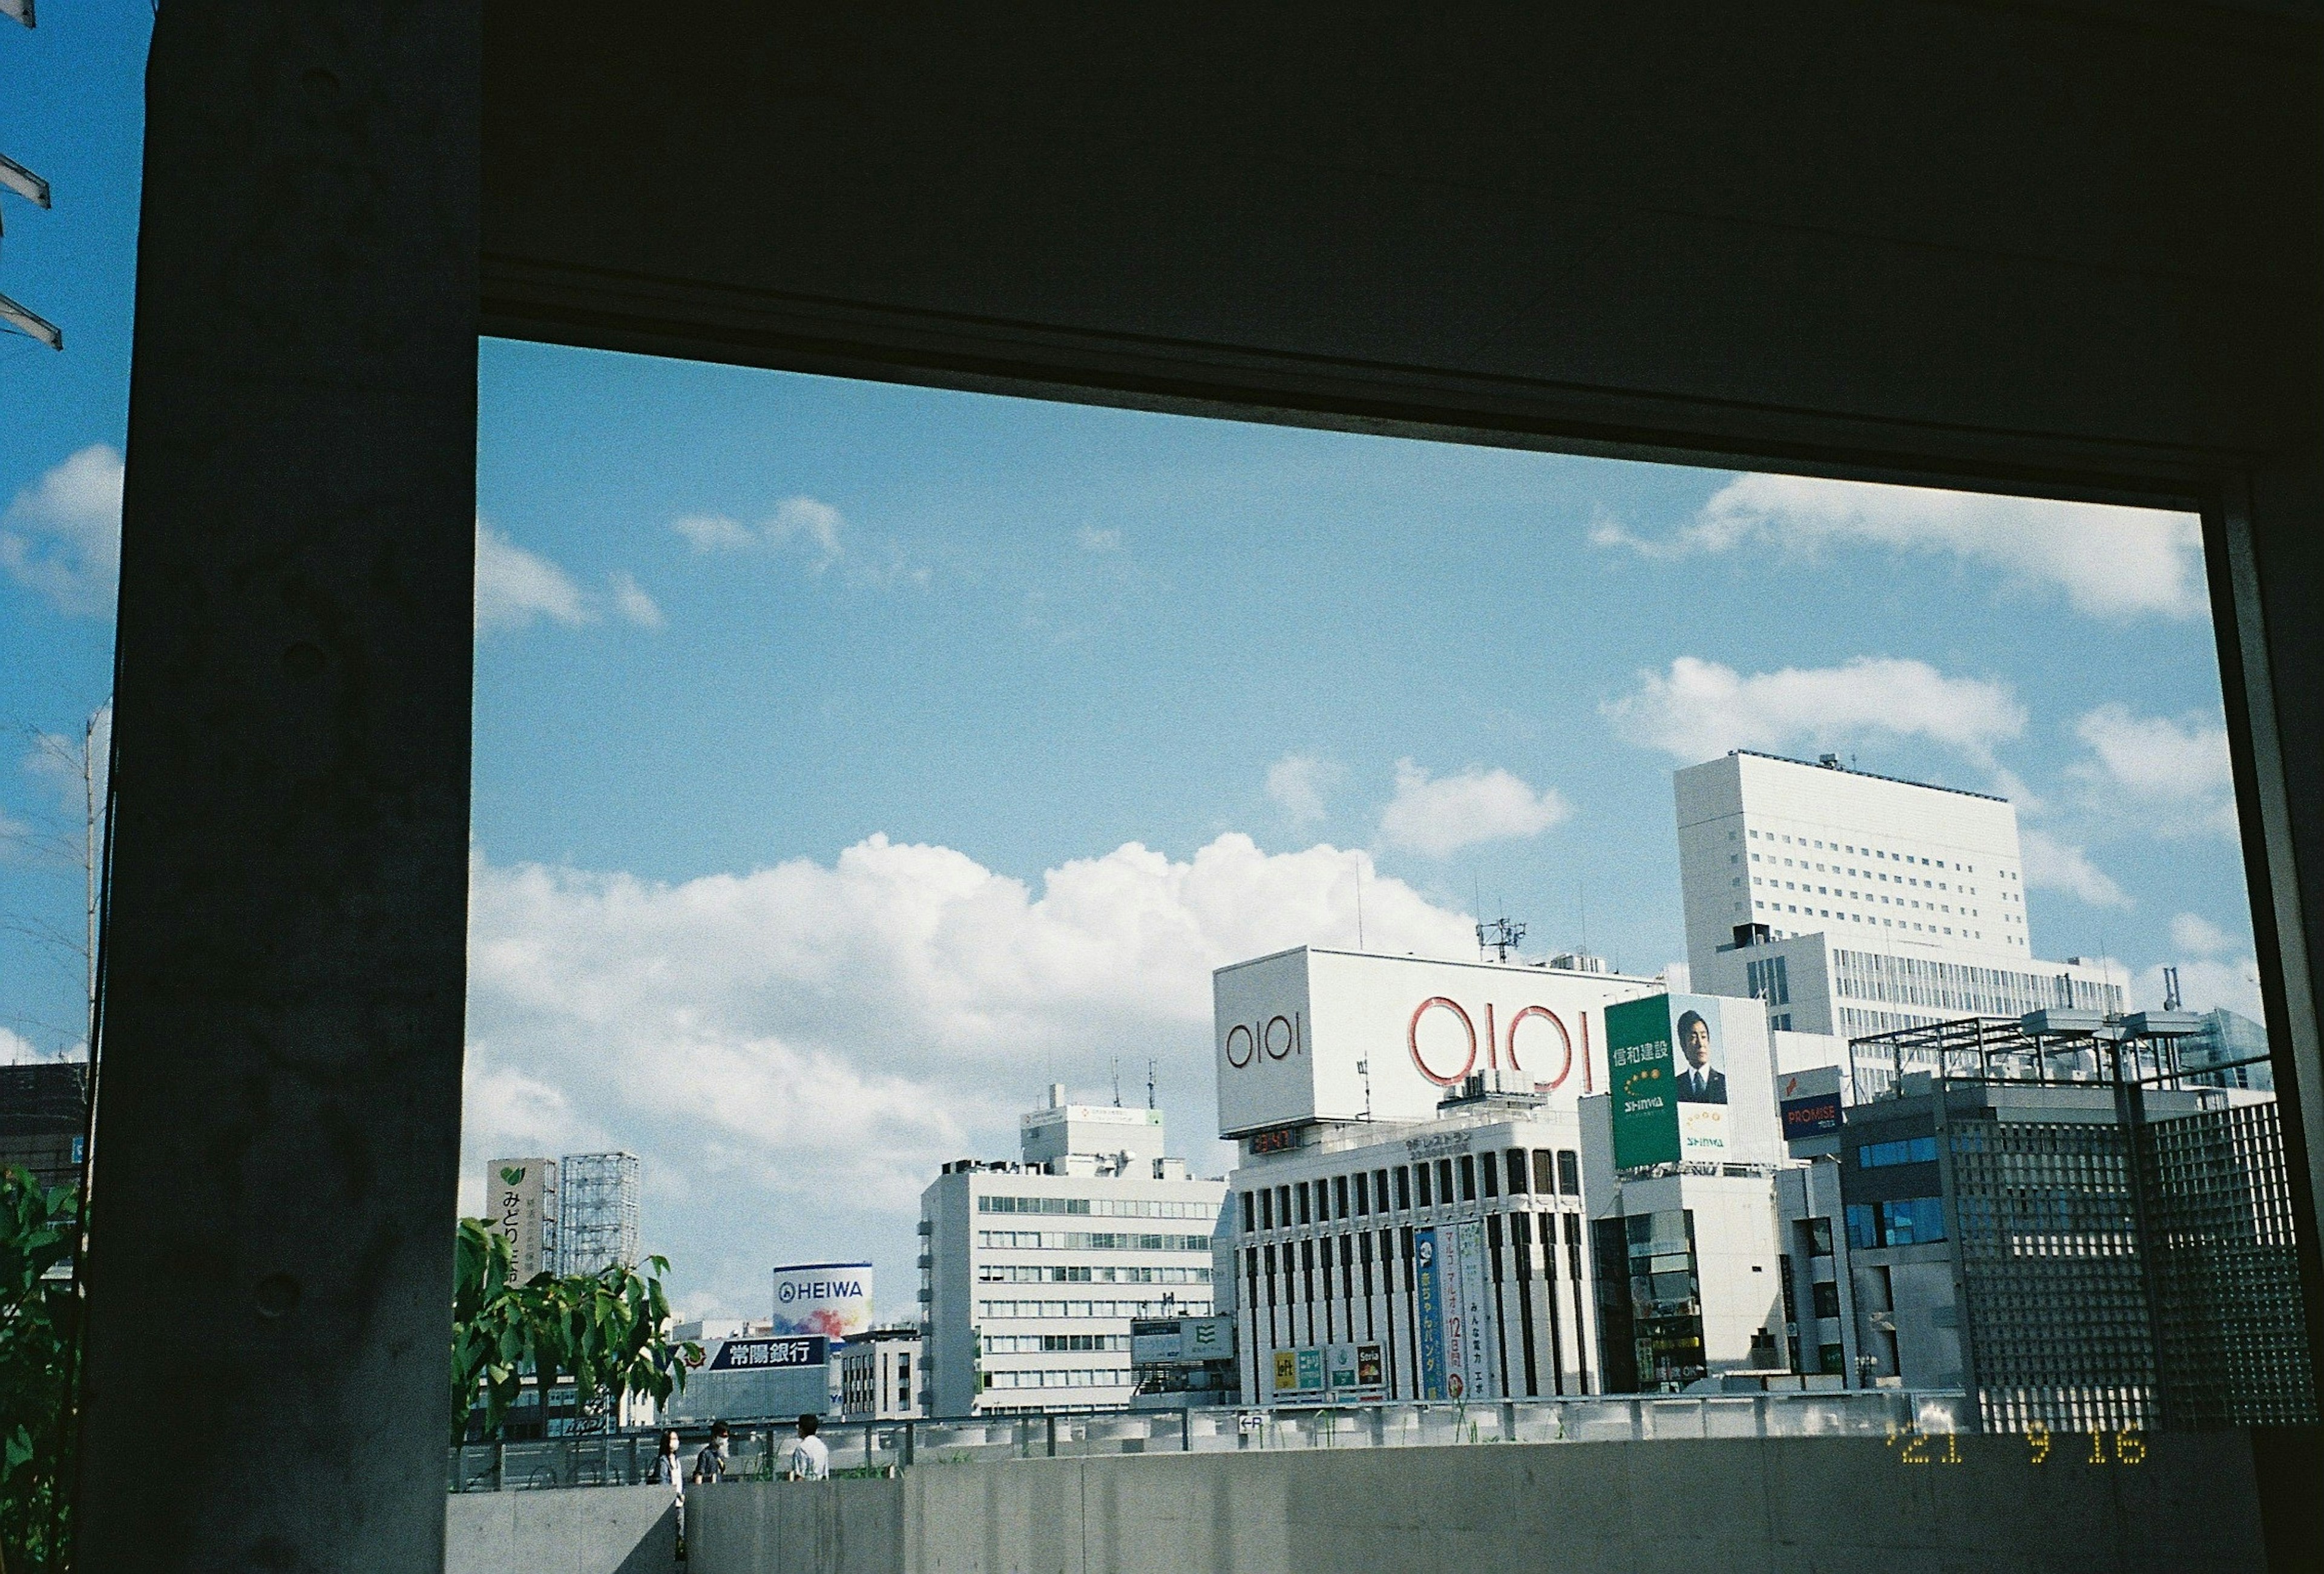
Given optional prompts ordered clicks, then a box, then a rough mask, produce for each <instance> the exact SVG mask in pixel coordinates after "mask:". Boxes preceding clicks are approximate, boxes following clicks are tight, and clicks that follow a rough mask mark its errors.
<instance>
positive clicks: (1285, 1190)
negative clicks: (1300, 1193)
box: [1275, 1186, 1291, 1229]
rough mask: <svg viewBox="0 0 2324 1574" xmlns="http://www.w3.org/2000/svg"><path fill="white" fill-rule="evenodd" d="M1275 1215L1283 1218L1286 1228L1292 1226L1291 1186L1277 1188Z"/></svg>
mask: <svg viewBox="0 0 2324 1574" xmlns="http://www.w3.org/2000/svg"><path fill="white" fill-rule="evenodd" d="M1275 1216H1276V1217H1277V1219H1280V1220H1283V1228H1284V1229H1290V1228H1291V1188H1290V1187H1289V1186H1277V1187H1276V1188H1275Z"/></svg>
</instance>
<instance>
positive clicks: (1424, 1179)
mask: <svg viewBox="0 0 2324 1574" xmlns="http://www.w3.org/2000/svg"><path fill="white" fill-rule="evenodd" d="M1412 1168H1413V1173H1414V1174H1416V1175H1418V1176H1419V1177H1420V1205H1421V1206H1422V1207H1423V1208H1425V1207H1427V1206H1428V1205H1429V1203H1428V1166H1427V1165H1426V1164H1415V1165H1413V1166H1412ZM1403 1175H1404V1172H1403V1171H1402V1170H1398V1171H1397V1178H1398V1179H1399V1180H1400V1179H1402V1178H1403Z"/></svg>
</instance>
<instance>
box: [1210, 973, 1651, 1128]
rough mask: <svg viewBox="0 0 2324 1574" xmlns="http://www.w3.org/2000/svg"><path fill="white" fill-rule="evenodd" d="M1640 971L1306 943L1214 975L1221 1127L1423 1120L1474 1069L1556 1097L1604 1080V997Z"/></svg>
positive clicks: (1630, 991) (1647, 985) (1633, 994)
mask: <svg viewBox="0 0 2324 1574" xmlns="http://www.w3.org/2000/svg"><path fill="white" fill-rule="evenodd" d="M1657 990H1658V986H1657V985H1656V984H1655V983H1654V982H1653V981H1652V980H1645V979H1630V978H1623V977H1620V976H1618V975H1613V974H1603V973H1572V972H1554V971H1549V970H1547V969H1545V968H1535V967H1524V966H1509V965H1505V964H1499V963H1491V962H1423V961H1420V960H1418V959H1416V958H1412V957H1387V956H1368V955H1362V954H1360V953H1352V952H1334V951H1319V950H1315V949H1313V948H1302V949H1300V950H1297V951H1289V952H1283V953H1278V954H1277V955H1274V956H1268V957H1261V958H1259V959H1257V960H1256V961H1253V962H1241V963H1238V964H1236V965H1234V966H1232V967H1225V968H1221V969H1220V970H1218V971H1217V972H1216V973H1214V974H1213V977H1212V999H1213V1015H1214V1021H1215V1029H1216V1039H1215V1048H1216V1053H1217V1061H1216V1065H1217V1073H1218V1090H1219V1129H1220V1131H1221V1133H1222V1135H1226V1136H1239V1135H1243V1134H1246V1133H1252V1132H1258V1131H1260V1130H1263V1129H1266V1128H1284V1127H1296V1126H1298V1125H1300V1124H1302V1123H1304V1122H1307V1121H1313V1120H1352V1119H1357V1118H1361V1117H1363V1116H1364V1115H1366V1114H1369V1115H1371V1116H1373V1117H1375V1118H1384V1119H1424V1118H1427V1117H1429V1116H1431V1115H1433V1114H1434V1113H1435V1109H1436V1105H1437V1102H1438V1100H1442V1099H1443V1097H1444V1094H1445V1092H1446V1091H1447V1090H1449V1089H1454V1088H1458V1087H1459V1086H1460V1085H1461V1084H1462V1082H1464V1081H1465V1080H1466V1079H1467V1078H1469V1077H1470V1076H1471V1075H1472V1074H1474V1073H1476V1072H1485V1071H1491V1072H1501V1073H1503V1074H1504V1075H1505V1076H1514V1077H1517V1078H1520V1079H1522V1080H1523V1081H1525V1082H1526V1083H1528V1084H1529V1085H1531V1086H1532V1087H1533V1088H1535V1090H1537V1091H1540V1092H1543V1093H1545V1094H1547V1095H1548V1096H1549V1097H1550V1098H1551V1100H1552V1101H1553V1102H1554V1103H1558V1104H1563V1105H1567V1106H1569V1107H1570V1105H1571V1102H1572V1100H1575V1099H1577V1098H1579V1097H1581V1096H1582V1095H1583V1094H1585V1093H1590V1092H1594V1091H1598V1090H1599V1089H1601V1088H1603V1087H1604V1086H1605V1082H1604V1077H1603V1065H1604V1061H1603V1045H1604V1043H1605V1026H1604V1018H1605V1008H1606V1007H1607V1005H1608V1004H1609V1003H1610V1002H1614V1001H1619V1000H1625V999H1637V997H1639V996H1642V995H1646V994H1650V993H1655V992H1657Z"/></svg>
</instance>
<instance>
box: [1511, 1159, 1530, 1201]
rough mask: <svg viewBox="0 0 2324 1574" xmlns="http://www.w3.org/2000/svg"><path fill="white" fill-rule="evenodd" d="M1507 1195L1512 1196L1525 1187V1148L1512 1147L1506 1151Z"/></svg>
mask: <svg viewBox="0 0 2324 1574" xmlns="http://www.w3.org/2000/svg"><path fill="white" fill-rule="evenodd" d="M1508 1166H1509V1195H1510V1196H1512V1197H1514V1196H1516V1195H1517V1194H1518V1193H1519V1192H1523V1191H1524V1190H1525V1189H1526V1156H1525V1149H1523V1148H1521V1147H1513V1148H1511V1149H1509V1152H1508Z"/></svg>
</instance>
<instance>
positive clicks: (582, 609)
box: [476, 518, 595, 631]
mask: <svg viewBox="0 0 2324 1574" xmlns="http://www.w3.org/2000/svg"><path fill="white" fill-rule="evenodd" d="M594 616H595V614H594V613H593V612H591V611H590V610H589V604H588V601H587V598H586V597H585V596H584V595H583V594H581V587H580V586H579V585H577V584H574V583H573V581H572V578H571V577H570V576H569V575H567V574H566V572H565V570H563V569H562V568H559V567H558V566H557V565H556V564H554V563H551V562H550V561H549V559H548V558H546V557H535V556H534V555H533V554H532V553H530V552H528V551H526V550H525V549H524V548H521V547H520V546H518V545H517V544H516V543H515V542H513V541H512V540H510V539H509V538H507V537H506V536H503V535H502V534H501V533H500V532H499V531H498V530H496V529H493V527H492V526H490V525H488V524H486V523H484V520H482V519H481V518H479V519H478V520H476V627H477V629H479V630H480V631H481V630H485V629H517V628H522V627H523V626H524V625H525V624H527V623H530V622H531V621H533V620H534V619H535V618H548V619H549V620H550V621H553V622H559V623H564V624H567V625H568V626H577V625H579V624H582V623H586V622H588V621H591V620H592V618H593V617H594Z"/></svg>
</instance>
